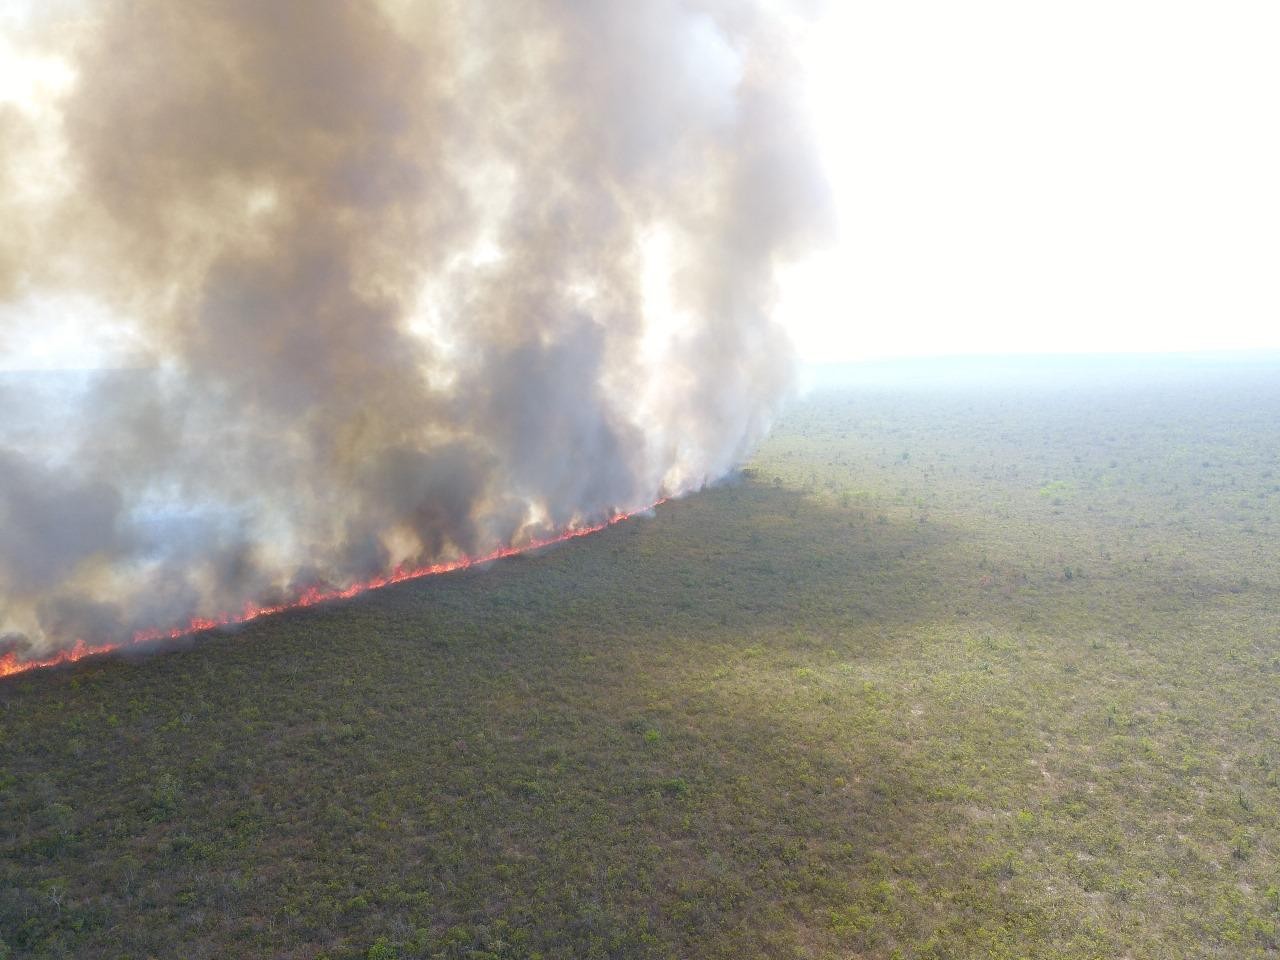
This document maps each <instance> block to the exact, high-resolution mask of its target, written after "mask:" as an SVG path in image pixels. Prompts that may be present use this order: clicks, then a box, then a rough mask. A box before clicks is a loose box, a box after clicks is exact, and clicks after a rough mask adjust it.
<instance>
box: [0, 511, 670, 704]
mask: <svg viewBox="0 0 1280 960" xmlns="http://www.w3.org/2000/svg"><path fill="white" fill-rule="evenodd" d="M666 502H667V498H666V497H663V498H662V499H660V500H657V501H655V502H654V503H651V504H650V505H649V506H647V507H641V508H638V509H635V510H629V511H626V512H623V513H615V514H614V515H613V516H611V517H610V518H609V519H608V520H604V521H602V522H600V523H595V524H591V525H590V526H585V527H574V528H572V529H570V530H565V531H564V532H562V533H560V534H558V535H556V536H554V537H545V538H542V539H536V540H530V541H529V542H528V543H524V544H521V545H520V546H518V547H517V546H507V547H499V548H498V549H497V550H494V551H493V552H492V553H487V554H485V555H484V556H480V557H459V558H458V559H456V560H449V561H446V562H443V563H433V564H429V565H427V566H423V567H413V568H411V569H405V568H403V567H397V568H396V569H394V570H392V571H391V572H390V573H387V574H384V575H382V576H378V577H373V578H372V579H369V580H362V581H359V582H357V583H353V584H351V585H350V586H347V587H344V588H342V589H340V590H334V589H325V588H322V587H309V588H308V589H306V590H304V591H303V592H302V593H301V594H299V595H298V596H297V597H295V598H294V599H293V600H290V601H287V602H285V603H279V604H272V605H267V606H262V605H259V604H256V603H246V604H245V606H244V608H243V609H242V610H241V611H240V612H239V613H224V614H221V615H219V616H216V617H194V618H192V619H191V620H190V621H188V622H187V623H186V624H183V625H182V626H177V627H172V628H170V629H167V630H166V629H157V628H153V629H149V630H139V631H138V632H137V633H135V634H134V635H133V636H132V637H131V638H130V639H129V640H128V641H127V642H124V643H90V642H87V641H85V640H83V639H80V640H77V641H76V642H75V644H74V645H72V646H71V647H68V648H67V649H65V650H59V651H58V652H57V653H56V654H54V655H53V656H51V657H47V658H45V659H43V660H19V659H18V655H17V653H16V652H14V651H10V652H8V653H6V654H4V655H3V656H0V679H3V678H4V677H12V676H16V675H17V674H20V673H27V672H29V671H31V670H40V669H44V668H46V667H58V666H62V665H64V664H68V663H76V662H77V661H79V660H83V659H85V658H86V657H97V656H101V655H103V654H108V653H115V652H117V651H120V650H124V649H128V648H129V647H136V646H142V645H145V644H149V643H158V642H161V641H164V640H177V639H179V638H180V637H186V636H190V635H191V634H194V633H202V632H204V631H206V630H215V629H217V628H218V627H230V626H235V625H236V624H241V623H248V622H249V621H250V620H257V619H259V618H260V617H270V616H273V615H275V614H277V613H284V612H285V611H287V610H298V609H301V608H303V607H312V606H315V605H316V604H318V603H328V602H330V601H332V600H350V599H351V598H352V597H358V596H360V594H362V593H368V592H369V591H371V590H381V589H382V588H383V587H389V586H391V585H392V584H396V583H404V582H405V581H406V580H420V579H422V578H423V577H434V576H436V575H438V574H442V573H453V572H454V571H455V570H466V569H467V568H468V567H473V566H475V565H476V564H481V563H489V562H491V561H493V560H502V559H504V558H506V557H514V556H518V555H519V554H522V553H528V552H530V551H532V550H538V549H541V548H542V547H550V546H553V545H554V544H557V543H564V542H565V541H567V540H574V539H577V538H578V537H585V536H589V535H590V534H593V533H599V532H600V531H601V530H604V529H606V528H607V527H611V526H614V525H615V524H618V523H622V522H623V521H624V520H630V519H631V518H632V517H635V516H636V515H638V514H641V513H646V512H648V511H650V510H653V509H655V508H656V507H659V506H661V505H662V504H664V503H666Z"/></svg>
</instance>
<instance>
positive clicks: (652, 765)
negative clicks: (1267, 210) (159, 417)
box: [0, 367, 1280, 960]
mask: <svg viewBox="0 0 1280 960" xmlns="http://www.w3.org/2000/svg"><path fill="white" fill-rule="evenodd" d="M1278 534H1280V370H1278V368H1274V367H1272V368H1265V369H1264V368H1262V367H1259V368H1256V369H1255V368H1252V367H1251V368H1248V369H1245V370H1244V371H1243V372H1240V371H1236V372H1232V371H1228V372H1226V373H1222V372H1218V373H1214V374H1209V373H1197V372H1195V371H1190V372H1187V371H1182V372H1177V371H1175V372H1174V373H1170V374H1169V375H1167V376H1160V377H1153V378H1149V379H1145V380H1144V379H1139V380H1134V379H1132V378H1131V377H1129V376H1128V375H1125V376H1123V377H1120V376H1116V377H1112V378H1110V379H1108V378H1107V377H1102V378H1100V379H1098V378H1094V379H1089V380H1088V381H1087V382H1086V381H1084V380H1081V381H1080V382H1074V383H1066V382H1063V383H1057V382H1055V383H1038V382H1028V383H1023V384H1021V385H1020V386H1017V387H1012V386H1011V387H1002V386H1000V385H998V384H995V385H993V384H990V383H985V384H970V385H963V384H960V385H955V384H953V385H951V386H948V387H934V388H931V387H926V386H921V385H916V386H914V387H911V388H902V387H893V386H891V385H882V386H878V387H867V386H863V387H860V388H856V389H849V390H844V391H823V392H819V393H816V394H814V395H812V396H810V397H808V398H807V399H805V400H803V401H802V402H800V403H798V404H797V405H796V406H795V407H794V408H793V409H792V410H791V411H790V413H789V414H788V416H787V417H786V419H785V420H784V422H783V423H781V424H780V425H779V427H778V429H777V430H776V431H775V433H774V435H773V437H772V438H771V439H770V440H769V441H768V443H767V444H766V445H765V446H764V447H763V448H762V449H761V450H760V451H759V453H758V455H757V456H756V458H755V459H754V461H753V462H752V463H751V464H750V465H749V467H748V468H747V469H746V470H745V471H744V473H743V475H742V476H741V477H739V478H738V479H737V481H736V482H731V483H726V484H724V485H722V486H719V487H717V488H715V489H711V490H707V491H705V492H703V493H700V494H697V495H694V496H691V497H688V498H686V499H684V500H681V501H676V502H672V503H669V504H666V505H664V506H663V507H661V508H660V509H659V510H658V512H657V515H656V517H653V518H649V519H641V520H638V521H635V522H630V523H627V524H625V525H621V526H618V527H615V528H611V529H609V530H607V531H605V532H603V533H601V534H599V535H596V536H594V537H591V538H587V539H584V540H580V541H576V542H574V543H571V544H568V545H566V546H563V547H560V548H558V549H554V550H550V551H547V552H544V553H542V554H541V555H538V556H532V557H524V558H519V559H515V560H510V561H506V562H502V563H498V564H495V565H493V566H492V567H490V568H489V569H487V570H483V571H470V572H467V573H464V574H459V575H450V576H446V577H440V578H435V579H431V580H425V581H420V582H416V583H412V584H406V585H402V586H400V587H397V588H393V589H389V590H385V591H382V592H379V593H376V594H372V595H369V596H366V597H364V598H361V599H359V600H357V601H354V602H350V603H345V604H336V605H333V606H331V607H327V608H324V609H318V610H311V611H304V612H300V613H296V614H290V615H286V616H281V617H278V618H275V619H271V620H268V621H264V622H258V623H255V624H251V625H249V626H247V627H245V628H243V629H241V630H239V631H238V632H235V633H229V634H223V635H215V636H210V637H206V638H202V639H201V640H200V641H199V642H197V643H194V644H192V645H191V646H189V648H187V649H184V650H180V651H175V652H170V653H166V654H163V655H158V656H153V657H148V658H142V659H121V658H111V659H104V660H99V661H94V662H88V663H84V664H81V665H78V666H76V667H74V668H70V669H65V670H58V671H52V672H45V673H40V674H35V675H24V676H21V677H17V678H14V679H12V680H10V681H8V682H5V683H3V684H0V940H2V941H3V946H0V956H3V957H104V958H108V957H109V958H117V957H131V958H137V960H141V958H147V957H157V958H163V957H188V958H206V957H207V958H214V957H217V958H223V957H293V958H304V957H305V958H318V957H326V958H331V960H338V958H351V960H355V958H369V960H388V958H406V960H407V958H426V957H446V958H515V957H538V956H540V957H544V958H551V957H584V958H590V957H685V958H716V957H719V958H743V957H757V956H758V957H780V958H781V957H823V958H826V957H830V958H836V957H842V958H843V957H870V958H903V960H908V958H931V960H943V958H970V957H975V958H976V957H982V958H1008V960H1014V958H1024V957H1026V958H1082V960H1083V958H1119V957H1131V958H1135V960H1136V958H1143V960H1160V958H1183V957H1218V958H1239V957H1255V958H1261V957H1274V956H1276V955H1277V952H1278V951H1280V865H1278V863H1280V707H1278V704H1280V699H1278V696H1280V547H1278V546H1277V535H1278Z"/></svg>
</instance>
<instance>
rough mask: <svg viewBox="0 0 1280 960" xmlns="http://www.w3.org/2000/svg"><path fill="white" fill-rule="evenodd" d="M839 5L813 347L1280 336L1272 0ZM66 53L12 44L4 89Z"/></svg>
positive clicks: (946, 347)
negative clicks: (26, 50) (829, 216)
mask: <svg viewBox="0 0 1280 960" xmlns="http://www.w3.org/2000/svg"><path fill="white" fill-rule="evenodd" d="M46 2H47V0H46ZM827 2H828V12H827V13H826V14H825V21H824V23H823V24H822V29H820V30H819V31H817V33H816V38H815V41H814V44H813V48H812V49H811V50H810V51H808V55H807V56H806V62H807V63H808V64H809V65H810V67H811V71H812V80H811V85H810V89H811V91H812V96H811V107H812V110H813V113H814V117H815V122H816V125H817V127H818V131H819V135H820V140H821V144H822V149H823V155H824V158H825V161H826V164H827V167H828V169H829V173H830V176H831V180H832V182H833V185H834V188H835V194H836V199H837V204H838V211H839V219H840V222H841V236H840V239H839V241H838V243H837V245H836V246H835V247H834V248H833V249H831V250H829V251H828V252H827V253H825V254H824V255H822V256H819V257H816V258H814V259H812V260H811V261H809V262H808V263H806V264H804V265H803V266H801V267H798V268H796V269H793V270H791V271H790V272H789V274H788V276H787V277H786V282H785V285H784V297H783V302H782V304H781V306H780V312H781V315H782V317H783V319H784V320H785V322H786V323H787V324H788V326H789V327H791V329H792V330H793V332H794V334H795V337H796V340H797V343H798V345H799V348H800V353H801V356H802V357H803V358H804V359H806V360H811V361H819V360H851V359H862V358H874V357H886V356H906V355H914V354H925V355H937V354H954V353H1009V352H1042V353H1056V352H1082V351H1083V352H1088V351H1102V352H1111V351H1164V350H1211V349H1236V350H1238V349H1260V348H1266V349H1280V2H1278V0H1212V2H1211V0H1199V2H1190V0H1073V2H1070V3H1067V2H1062V0H1058V2H1054V3H1049V2H1046V0H964V2H956V0H875V2H866V0H827ZM29 5H30V4H29V3H27V0H0V28H2V27H3V26H4V21H5V19H6V18H11V17H17V18H19V19H20V15H21V14H22V12H23V11H24V10H25V9H26V8H27V7H28V6H29ZM3 40H4V37H3V34H2V33H0V41H3ZM64 72H65V71H62V70H61V69H60V66H59V65H58V64H50V63H47V62H44V61H40V60H37V59H30V58H25V57H23V56H22V55H21V54H20V52H19V51H17V50H15V49H13V48H12V47H7V46H6V45H5V44H4V43H3V42H0V102H8V103H10V104H18V105H20V106H22V107H23V109H36V106H35V105H36V104H37V103H38V102H39V101H40V99H41V96H40V94H41V93H42V92H44V91H47V90H54V89H57V88H58V87H59V86H61V85H63V84H64V83H65V82H66V77H64V76H63V75H62V74H63V73H64ZM19 315H20V319H19ZM86 318H88V319H87V320H86ZM0 328H7V329H8V331H9V336H8V337H7V338H5V339H6V343H5V344H4V345H3V352H4V354H5V355H4V356H0V367H3V366H6V365H7V366H10V367H12V366H19V367H22V366H37V367H40V366H61V365H70V366H79V365H86V364H91V363H93V362H94V359H93V358H100V357H102V356H104V355H105V356H110V355H111V354H112V352H113V350H114V351H116V352H118V351H119V348H121V346H122V345H127V344H128V338H127V337H124V336H123V333H122V330H121V328H119V327H113V326H112V324H111V321H110V318H108V317H105V316H103V315H101V314H98V315H97V316H94V315H92V312H91V311H87V310H86V309H85V305H84V304H83V303H80V302H76V301H75V300H74V298H72V299H71V300H67V299H60V298H50V299H44V300H41V301H39V302H31V301H28V302H25V303H22V304H11V305H9V306H8V307H7V308H6V309H5V310H3V311H0ZM3 332H5V331H4V329H0V333H3Z"/></svg>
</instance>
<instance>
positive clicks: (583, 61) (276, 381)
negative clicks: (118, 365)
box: [0, 0, 827, 655]
mask: <svg viewBox="0 0 1280 960" xmlns="http://www.w3.org/2000/svg"><path fill="white" fill-rule="evenodd" d="M49 10H50V12H47V13H46V14H44V15H37V16H35V17H34V18H32V19H31V20H30V21H29V22H26V23H23V24H22V25H21V27H20V28H19V27H18V26H17V25H11V26H9V27H7V28H6V29H9V30H11V31H13V38H12V41H11V44H10V45H11V46H21V47H22V48H23V49H29V50H32V51H36V52H38V53H40V54H41V55H44V56H49V57H56V58H60V59H61V60H62V61H65V62H66V63H68V64H69V65H70V69H71V71H72V73H73V80H72V81H71V82H70V83H69V84H68V85H67V86H66V89H65V90H63V91H61V92H60V93H58V94H57V95H56V96H53V97H51V99H50V100H49V104H48V109H49V110H52V111H53V112H54V114H55V122H53V123H49V122H47V119H48V118H45V120H46V122H44V125H43V126H42V127H41V130H42V131H43V132H42V133H41V134H40V136H39V137H37V136H36V135H35V133H34V129H35V128H34V126H33V125H34V124H35V122H36V121H35V120H33V119H32V118H31V117H30V116H29V115H28V114H26V113H23V112H22V111H20V110H18V109H16V108H14V107H12V106H10V105H5V104H3V103H0V216H3V217H4V218H5V220H6V223H7V225H11V227H9V226H7V227H6V230H5V231H3V234H4V235H3V237H0V305H2V306H3V307H4V312H0V318H7V319H0V324H8V326H9V327H10V329H8V330H6V329H4V327H0V367H3V366H5V364H4V363H3V362H2V360H3V353H4V351H6V350H7V349H9V347H7V346H6V344H9V343H11V342H12V335H13V333H14V330H13V329H12V328H13V327H14V326H15V324H17V323H18V321H17V320H15V319H14V318H15V317H18V316H20V315H21V313H22V310H23V309H24V305H25V304H32V303H39V302H41V298H42V297H43V298H46V300H49V298H54V302H58V303H65V302H77V303H91V304H93V308H94V309H95V310H101V311H104V315H109V316H110V317H112V318H113V320H112V322H114V323H118V324H120V325H122V326H124V327H126V328H127V329H128V330H129V332H130V333H129V335H130V338H131V343H132V344H133V346H132V347H131V353H130V356H129V361H130V366H131V368H132V369H129V370H115V371H109V372H105V371H104V372H99V373H96V374H84V375H80V376H76V377H72V376H70V375H67V376H66V377H65V378H64V379H65V382H63V383H61V384H60V388H59V389H58V390H55V391H51V392H50V393H49V395H47V396H46V395H43V394H42V393H41V392H40V391H41V389H44V388H42V387H41V386H39V385H38V384H34V383H32V382H29V380H30V378H27V379H24V378H22V377H14V376H8V377H0V637H5V636H7V637H8V640H7V641H5V642H6V643H8V644H9V645H10V646H12V647H15V648H16V647H21V648H24V649H25V650H27V654H24V655H35V654H39V653H43V652H47V651H50V650H53V649H57V648H59V647H62V646H65V645H67V644H70V643H72V642H74V641H75V640H76V639H78V638H83V639H86V640H89V641H92V642H108V641H115V640H120V639H122V638H124V637H127V636H129V635H131V634H132V632H133V631H135V630H137V629H140V628H143V627H152V626H166V625H171V624H177V623H181V622H186V621H187V620H189V619H190V618H191V617H193V616H209V615H213V614H216V613H219V612H224V611H234V610H236V609H239V608H240V607H241V606H242V605H243V604H244V603H245V601H248V600H252V601H257V602H263V601H269V600H278V599H281V598H287V597H288V596H289V595H290V594H291V593H293V592H296V591H298V590H300V589H302V588H304V587H306V586H310V585H313V584H316V583H322V584H333V585H343V584H346V583H349V582H351V581H352V580H354V579H358V578H362V577H366V576H369V575H371V574H374V573H376V572H380V571H385V570H387V569H388V568H390V567H392V566H394V565H396V564H406V565H415V566H416V565H420V564H423V563H427V562H432V561H435V560H438V559H446V558H449V557H453V556H457V555H459V554H475V553H482V552H486V551H489V550H492V549H494V548H496V547H498V546H502V545H506V544H519V543H520V542H522V541H527V540H529V539H531V538H535V537H538V536H543V535H546V534H547V533H549V532H551V531H553V530H560V529H563V528H565V527H568V526H572V525H574V524H580V523H586V522H591V521H594V520H599V519H602V518H604V517H606V516H608V515H610V514H611V513H613V512H615V511H617V510H624V509H630V508H634V507H637V506H642V505H644V504H646V503H649V502H652V501H653V500H654V499H656V498H657V497H658V496H660V495H664V494H675V493H679V492H682V491H684V490H688V489H691V488H695V487H697V486H699V485H701V484H702V483H704V482H706V481H707V480H709V479H712V478H715V477H717V476H719V475H721V474H722V473H724V472H725V471H726V470H727V469H729V468H731V467H732V465H733V464H734V463H735V462H736V461H739V460H740V459H741V458H742V457H743V456H744V455H745V454H746V452H748V451H749V450H750V448H751V446H752V445H753V444H754V443H755V442H756V441H757V440H758V439H759V438H760V437H761V435H762V434H763V432H764V431H765V430H766V429H767V427H768V424H769V422H770V419H771V417H772V415H773V413H774V411H775V409H776V407H777V404H778V403H779V401H780V399H781V398H782V396H783V395H784V393H785V392H786V390H787V389H788V386H789V383H790V376H791V361H790V350H789V345H788V342H787V340H786V338H785V336H784V334H783V333H782V331H781V330H780V329H779V328H778V327H777V326H776V325H775V324H774V323H773V322H772V321H771V319H770V308H771V303H772V298H773V295H774V277H775V272H776V268H777V267H778V266H779V265H780V264H781V263H783V262H785V261H786V260H788V259H790V258H793V257H795V256H797V255H799V254H800V253H802V252H803V251H804V250H805V249H806V247H807V246H808V245H809V244H811V243H812V242H813V241H814V240H815V239H817V238H818V237H819V236H820V234H821V233H822V232H823V231H824V230H825V227H826V210H827V203H826V196H825V193H824V186H823V183H822V180H821V178H820V177H819V176H818V174H817V169H816V164H815V160H814V155H813V150H812V147H811V143H810V140H809V134H808V131H807V129H806V127H805V124H804V122H803V117H802V115H801V112H800V111H799V110H798V107H797V102H798V83H797V76H796V74H797V71H796V69H795V64H794V63H793V61H792V59H791V57H792V54H791V53H790V52H789V50H788V47H787V44H786V43H785V42H784V40H785V37H786V36H787V30H788V29H789V28H788V26H787V18H790V17H792V16H793V15H794V14H795V11H794V10H793V9H790V8H788V9H786V10H782V9H780V8H779V5H778V4H777V3H773V4H766V3H763V2H759V3H757V2H747V0H736V2H727V0H644V2H636V0H511V2H505V0H504V2H493V3H475V2H469V0H434V2H432V0H420V2H419V0H382V2H375V0H269V2H264V0H187V2H183V3H172V2H169V0H101V2H97V3H86V4H79V3H77V4H66V5H52V6H51V7H50V8H49ZM19 34H20V35H19ZM28 113H29V112H28ZM50 130H52V131H53V132H52V133H50V132H49V131H50ZM50 157H53V158H56V161H57V163H56V170H57V175H56V176H53V175H52V174H49V175H48V176H47V182H46V183H44V185H43V187H42V188H41V189H39V190H33V189H32V188H31V183H32V180H33V178H40V177H41V175H40V174H39V173H38V172H36V171H37V170H46V171H47V170H48V169H51V168H49V166H48V165H49V163H50V160H49V158H50ZM56 298H61V299H60V300H58V299H56ZM68 298H74V299H70V300H69V299H68ZM36 379H39V378H36ZM6 411H7V412H6ZM0 653H3V651H0Z"/></svg>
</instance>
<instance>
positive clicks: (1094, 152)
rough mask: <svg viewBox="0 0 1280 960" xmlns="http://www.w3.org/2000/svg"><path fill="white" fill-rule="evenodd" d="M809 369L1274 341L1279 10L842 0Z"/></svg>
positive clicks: (1135, 2) (830, 35) (1278, 252)
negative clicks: (828, 202) (919, 357)
mask: <svg viewBox="0 0 1280 960" xmlns="http://www.w3.org/2000/svg"><path fill="white" fill-rule="evenodd" d="M826 17H827V19H826V22H825V23H824V25H823V29H822V30H821V31H819V34H818V39H817V42H816V48H815V50H813V51H812V54H811V56H810V57H809V62H810V63H811V64H812V70H813V81H812V86H811V89H812V105H813V110H814V112H815V114H816V120H817V123H818V127H819V131H820V134H821V138H822V143H823V149H824V154H825V158H826V161H827V164H828V166H829V168H830V174H831V178H832V180H833V182H834V186H835V188H836V192H837V197H838V204H839V213H840V220H841V224H842V236H841V239H840V243H839V246H838V247H837V248H836V249H834V250H832V251H830V252H829V253H828V254H827V255H825V256H824V257H822V258H819V259H817V260H815V261H814V262H812V263H810V264H808V265H807V266H806V267H805V268H804V269H802V270H798V271H794V272H793V274H792V275H791V276H790V277H789V278H788V281H787V284H786V288H785V290H786V295H785V299H784V303H783V314H784V316H785V318H786V320H787V322H788V324H789V325H790V326H791V327H792V328H793V329H794V330H795V332H796V336H797V340H798V342H799V346H800V349H801V353H802V355H803V356H804V357H805V358H806V359H809V360H827V359H858V358H864V357H880V356H896V355H911V354H949V353H1006V352H1077V351H1147V350H1154V351H1164V350H1205V349H1253V348H1277V347H1280V3H1277V2H1275V0H1253V2H1250V0H1214V2H1209V0H1201V2H1181V0H1073V2H1071V3H1065V2H1055V3H1048V2H1044V0H965V2H962V3H960V2H954V0H876V2H862V0H831V5H830V11H829V13H828V14H827V15H826Z"/></svg>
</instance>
